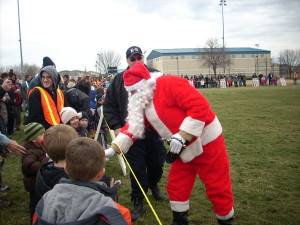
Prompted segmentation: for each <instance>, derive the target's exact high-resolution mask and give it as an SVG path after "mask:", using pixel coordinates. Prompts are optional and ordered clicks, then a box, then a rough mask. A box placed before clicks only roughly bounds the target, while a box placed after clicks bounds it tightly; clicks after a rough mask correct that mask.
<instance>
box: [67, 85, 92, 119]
mask: <svg viewBox="0 0 300 225" xmlns="http://www.w3.org/2000/svg"><path fill="white" fill-rule="evenodd" d="M65 96H66V101H67V106H69V107H72V108H73V109H75V110H76V111H77V112H82V111H84V112H86V113H87V114H88V115H89V114H90V108H91V107H90V97H89V96H88V95H87V94H85V93H84V92H83V91H81V90H79V89H78V88H71V89H70V90H68V91H66V92H65Z"/></svg>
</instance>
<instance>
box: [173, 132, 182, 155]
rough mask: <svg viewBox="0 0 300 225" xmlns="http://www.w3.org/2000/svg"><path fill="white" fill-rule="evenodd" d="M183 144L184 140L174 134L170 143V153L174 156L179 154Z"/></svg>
mask: <svg viewBox="0 0 300 225" xmlns="http://www.w3.org/2000/svg"><path fill="white" fill-rule="evenodd" d="M184 143H185V140H184V139H183V137H181V136H180V134H178V133H177V134H174V135H173V137H172V138H171V142H170V152H172V153H174V154H179V152H180V151H181V149H182V146H183V145H184Z"/></svg>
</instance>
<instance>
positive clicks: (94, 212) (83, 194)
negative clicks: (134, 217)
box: [33, 178, 131, 225]
mask: <svg viewBox="0 0 300 225" xmlns="http://www.w3.org/2000/svg"><path fill="white" fill-rule="evenodd" d="M105 221H109V223H107V222H105ZM33 222H34V223H33V224H34V225H37V224H48V225H51V224H57V225H63V224H76V225H81V224H82V225H89V224H95V225H96V224H97V225H100V224H114V225H125V224H131V216H130V212H129V210H128V209H127V208H125V207H123V206H121V205H119V204H118V203H116V202H114V201H113V200H112V199H111V198H109V197H106V196H105V195H104V194H102V193H101V184H99V183H98V182H82V181H71V180H68V179H64V178H62V179H61V181H60V183H59V184H57V185H55V187H54V188H53V190H51V191H49V192H47V193H46V194H45V195H44V196H43V198H42V199H41V201H39V203H38V205H37V207H36V213H35V215H34V217H33Z"/></svg>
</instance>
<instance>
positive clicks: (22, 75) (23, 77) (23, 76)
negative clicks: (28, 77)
mask: <svg viewBox="0 0 300 225" xmlns="http://www.w3.org/2000/svg"><path fill="white" fill-rule="evenodd" d="M18 20H19V37H20V40H19V41H20V54H21V77H22V80H23V81H25V75H24V74H23V54H22V38H21V24H20V9H19V0H18Z"/></svg>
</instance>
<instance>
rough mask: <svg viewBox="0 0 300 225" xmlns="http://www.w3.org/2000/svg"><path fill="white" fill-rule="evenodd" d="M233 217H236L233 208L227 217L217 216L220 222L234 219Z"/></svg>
mask: <svg viewBox="0 0 300 225" xmlns="http://www.w3.org/2000/svg"><path fill="white" fill-rule="evenodd" d="M233 215H234V208H232V209H231V211H230V212H229V213H228V214H227V215H226V216H220V215H218V214H216V216H217V218H218V219H219V220H228V219H230V218H231V217H233Z"/></svg>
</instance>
